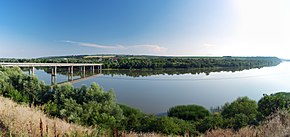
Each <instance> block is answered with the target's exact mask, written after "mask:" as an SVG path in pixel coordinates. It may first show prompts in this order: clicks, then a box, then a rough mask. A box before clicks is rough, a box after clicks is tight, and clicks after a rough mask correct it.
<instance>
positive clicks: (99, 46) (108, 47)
mask: <svg viewBox="0 0 290 137" xmlns="http://www.w3.org/2000/svg"><path fill="white" fill-rule="evenodd" d="M61 42H65V43H70V44H76V45H79V46H84V47H94V48H101V49H122V48H124V46H121V45H118V46H105V45H99V44H95V43H85V42H76V41H70V40H63V41H61Z"/></svg>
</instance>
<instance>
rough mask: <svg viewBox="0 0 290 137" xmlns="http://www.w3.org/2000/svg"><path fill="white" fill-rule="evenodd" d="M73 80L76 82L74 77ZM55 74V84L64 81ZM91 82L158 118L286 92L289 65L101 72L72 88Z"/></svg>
mask: <svg viewBox="0 0 290 137" xmlns="http://www.w3.org/2000/svg"><path fill="white" fill-rule="evenodd" d="M35 75H36V76H37V77H38V78H39V79H40V80H43V81H44V82H45V83H48V84H49V83H50V74H47V73H46V72H45V71H43V70H36V71H35ZM74 78H79V76H75V77H74ZM66 79H67V77H66V76H65V75H61V74H58V75H57V81H58V82H62V81H65V80H66ZM92 82H96V83H98V84H99V85H101V86H102V87H103V88H104V89H105V90H110V89H113V90H114V91H115V93H116V99H117V102H118V103H121V104H126V105H128V106H131V107H134V108H138V109H140V110H142V111H143V112H145V113H148V114H161V113H165V112H167V110H168V109H169V108H170V107H172V106H176V105H186V104H197V105H201V106H204V107H205V108H207V109H210V108H211V107H217V106H221V105H223V104H224V103H226V102H231V101H233V100H235V99H236V98H237V97H241V96H248V97H249V98H251V99H254V100H256V101H258V100H259V99H260V98H261V97H262V96H263V94H272V93H276V92H279V91H290V84H289V83H290V62H283V63H281V64H279V65H277V66H272V67H264V68H260V69H258V68H255V69H248V70H241V69H239V70H235V71H233V70H228V69H220V70H219V69H218V70H215V69H208V70H207V69H204V70H174V71H161V70H159V71H140V70H139V71H137V70H136V71H130V70H122V71H103V75H101V76H95V77H91V78H89V79H86V80H83V81H80V82H78V83H75V84H73V85H74V86H75V87H81V86H82V85H87V86H89V85H90V84H91V83H92Z"/></svg>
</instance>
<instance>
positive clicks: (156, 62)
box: [0, 55, 281, 69]
mask: <svg viewBox="0 0 290 137" xmlns="http://www.w3.org/2000/svg"><path fill="white" fill-rule="evenodd" d="M0 62H36V63H67V62H71V63H103V64H104V67H105V68H110V69H167V68H180V69H188V68H214V67H223V68H225V67H226V68H227V67H235V68H237V67H250V68H259V67H264V66H273V65H277V64H279V63H280V62H281V60H280V59H278V58H276V57H231V56H225V57H161V56H133V55H132V56H131V55H113V56H108V57H106V56H98V57H96V58H88V56H86V55H78V56H56V57H46V58H35V59H8V58H2V59H0Z"/></svg>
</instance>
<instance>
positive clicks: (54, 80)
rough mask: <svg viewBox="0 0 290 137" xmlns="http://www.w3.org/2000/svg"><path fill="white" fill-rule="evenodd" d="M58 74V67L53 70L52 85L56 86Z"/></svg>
mask: <svg viewBox="0 0 290 137" xmlns="http://www.w3.org/2000/svg"><path fill="white" fill-rule="evenodd" d="M56 73H57V67H56V66H54V67H52V68H51V85H55V84H56Z"/></svg>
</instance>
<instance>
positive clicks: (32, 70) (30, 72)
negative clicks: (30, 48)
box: [29, 67, 34, 75]
mask: <svg viewBox="0 0 290 137" xmlns="http://www.w3.org/2000/svg"><path fill="white" fill-rule="evenodd" d="M29 75H34V67H31V68H29Z"/></svg>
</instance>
